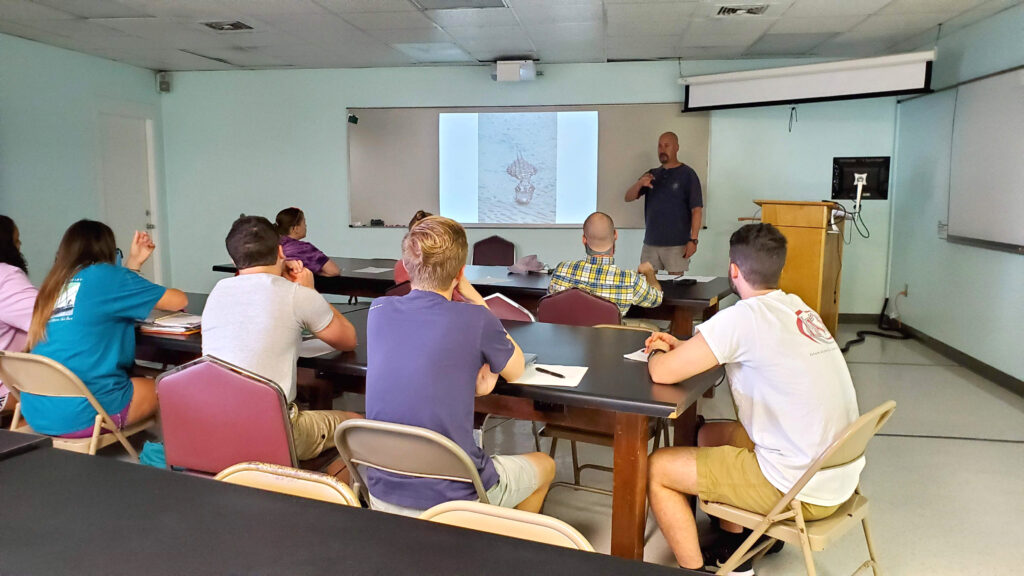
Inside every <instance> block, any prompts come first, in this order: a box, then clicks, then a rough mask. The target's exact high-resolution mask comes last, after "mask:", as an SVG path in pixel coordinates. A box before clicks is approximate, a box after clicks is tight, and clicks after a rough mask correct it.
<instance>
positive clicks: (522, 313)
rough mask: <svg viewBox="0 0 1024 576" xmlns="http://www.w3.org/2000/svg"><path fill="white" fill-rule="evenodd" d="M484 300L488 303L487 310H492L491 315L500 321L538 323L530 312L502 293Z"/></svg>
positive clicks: (496, 293)
mask: <svg viewBox="0 0 1024 576" xmlns="http://www.w3.org/2000/svg"><path fill="white" fill-rule="evenodd" d="M484 300H485V301H486V302H487V308H489V309H490V310H491V314H494V315H495V316H497V317H498V319H499V320H513V321H515V322H536V321H537V319H536V318H534V316H533V314H531V313H530V312H529V310H526V309H525V308H523V307H522V306H520V305H519V304H516V303H515V302H513V301H511V300H509V298H508V296H505V295H504V294H502V293H500V292H495V293H494V294H491V295H490V296H488V297H487V298H484Z"/></svg>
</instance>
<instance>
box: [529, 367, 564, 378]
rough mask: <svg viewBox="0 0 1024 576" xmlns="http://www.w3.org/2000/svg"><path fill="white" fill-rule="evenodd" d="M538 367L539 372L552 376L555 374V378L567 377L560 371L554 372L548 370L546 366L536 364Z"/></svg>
mask: <svg viewBox="0 0 1024 576" xmlns="http://www.w3.org/2000/svg"><path fill="white" fill-rule="evenodd" d="M536 368H537V372H540V373H541V374H548V375H550V376H554V377H555V378H565V376H562V375H561V374H559V373H558V372H552V371H551V370H548V369H546V368H541V367H540V366H536Z"/></svg>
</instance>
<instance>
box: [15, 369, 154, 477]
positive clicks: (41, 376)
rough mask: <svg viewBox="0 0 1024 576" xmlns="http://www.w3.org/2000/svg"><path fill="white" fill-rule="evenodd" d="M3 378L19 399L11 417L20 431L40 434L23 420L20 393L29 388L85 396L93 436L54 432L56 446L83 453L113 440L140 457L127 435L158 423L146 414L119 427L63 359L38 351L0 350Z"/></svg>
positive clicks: (35, 391) (36, 391)
mask: <svg viewBox="0 0 1024 576" xmlns="http://www.w3.org/2000/svg"><path fill="white" fill-rule="evenodd" d="M0 380H2V381H3V382H4V384H6V385H7V387H8V388H10V389H11V393H12V394H14V395H15V396H16V397H18V399H19V402H18V404H17V406H15V407H14V419H13V420H11V430H17V431H19V432H31V433H34V434H38V433H39V432H36V431H34V430H32V428H31V427H30V426H29V425H28V423H25V424H24V425H19V423H20V422H21V401H20V400H21V399H20V394H21V393H22V392H27V393H29V394H35V395H37V396H57V397H63V398H85V399H86V400H88V401H89V404H90V405H92V407H93V410H96V419H95V421H94V423H93V427H92V436H91V437H89V438H61V437H59V436H52V437H51V438H53V447H54V448H60V449H61V450H70V451H71V452H79V453H82V454H90V455H92V454H96V451H97V450H99V449H100V448H103V447H105V446H109V445H110V444H113V443H114V442H120V443H121V445H122V446H124V449H125V450H127V451H128V453H129V454H131V456H132V458H134V459H135V460H136V461H138V459H139V454H138V452H136V451H135V448H133V447H132V445H131V444H130V443H129V442H128V436H131V435H132V434H135V433H137V432H141V431H143V430H145V429H147V428H149V427H150V426H152V425H153V424H155V423H156V418H147V419H145V420H143V421H142V422H138V423H136V424H133V425H131V426H126V427H124V428H122V429H119V428H118V427H117V424H116V423H114V420H113V419H112V418H111V417H110V414H107V411H106V410H104V409H103V406H101V405H100V403H99V402H98V401H97V400H96V397H95V396H93V395H92V392H90V391H89V389H88V388H86V386H85V384H83V383H82V381H81V380H80V379H79V378H78V376H75V375H74V374H73V373H72V372H71V371H70V370H68V369H67V368H65V367H64V365H62V364H61V363H60V362H57V361H55V360H51V359H50V358H47V357H45V356H39V355H38V354H28V353H25V352H5V351H2V350H0Z"/></svg>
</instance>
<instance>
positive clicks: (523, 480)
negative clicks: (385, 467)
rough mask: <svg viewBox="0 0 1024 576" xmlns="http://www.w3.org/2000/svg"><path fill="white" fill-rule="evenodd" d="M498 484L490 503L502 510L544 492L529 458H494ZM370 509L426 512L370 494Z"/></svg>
mask: <svg viewBox="0 0 1024 576" xmlns="http://www.w3.org/2000/svg"><path fill="white" fill-rule="evenodd" d="M491 461H492V462H494V470H495V472H497V473H498V482H497V483H496V484H495V485H494V486H491V489H490V490H488V491H487V501H488V502H489V503H491V504H493V505H495V506H501V507H502V508H515V507H516V506H519V504H521V503H522V501H523V500H526V499H527V498H529V497H530V494H533V493H534V492H536V491H537V488H540V474H539V473H538V472H537V469H536V468H534V467H533V464H531V463H530V460H529V459H527V458H526V457H525V456H491ZM370 508H372V509H374V510H378V511H381V512H389V513H391V514H398V515H401V516H411V517H413V518H416V517H419V516H420V515H421V514H423V512H424V510H417V509H415V508H409V507H407V506H399V505H398V504H391V503H390V502H385V501H383V500H379V499H377V498H374V497H373V494H370Z"/></svg>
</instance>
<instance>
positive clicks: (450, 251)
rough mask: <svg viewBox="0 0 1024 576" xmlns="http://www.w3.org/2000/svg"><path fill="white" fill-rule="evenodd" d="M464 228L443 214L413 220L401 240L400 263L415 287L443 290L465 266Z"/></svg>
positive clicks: (467, 251)
mask: <svg viewBox="0 0 1024 576" xmlns="http://www.w3.org/2000/svg"><path fill="white" fill-rule="evenodd" d="M467 254H469V244H468V243H467V242H466V230H465V229H463V228H462V226H461V225H460V224H459V223H458V222H456V221H454V220H452V219H450V218H445V217H443V216H430V217H427V218H424V219H423V220H420V221H419V222H417V223H416V224H415V225H414V226H413V227H412V229H410V230H409V232H408V233H407V234H406V235H405V238H403V239H402V263H403V264H405V269H406V270H407V271H408V272H409V279H410V280H411V281H412V285H413V286H414V287H416V288H422V289H425V290H447V289H448V288H450V287H451V284H452V280H455V278H456V276H458V275H459V270H461V269H462V267H463V266H465V265H466V255H467Z"/></svg>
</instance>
